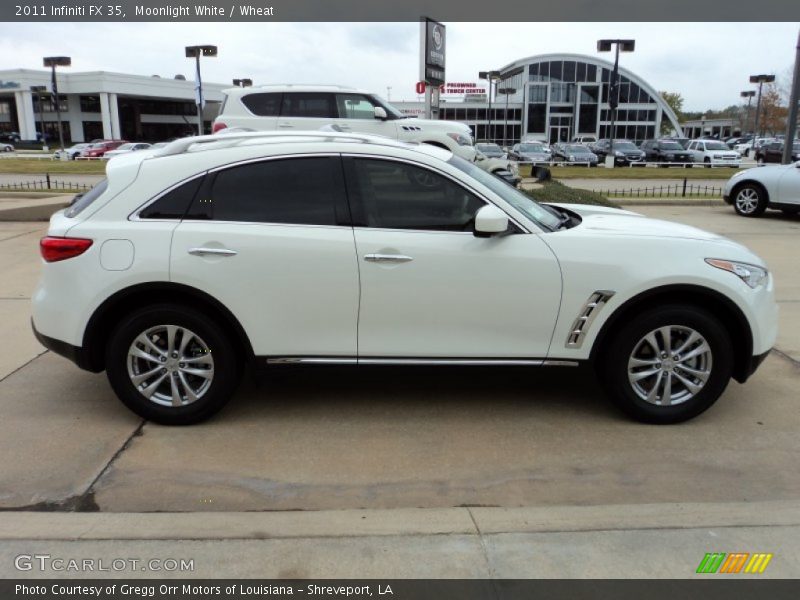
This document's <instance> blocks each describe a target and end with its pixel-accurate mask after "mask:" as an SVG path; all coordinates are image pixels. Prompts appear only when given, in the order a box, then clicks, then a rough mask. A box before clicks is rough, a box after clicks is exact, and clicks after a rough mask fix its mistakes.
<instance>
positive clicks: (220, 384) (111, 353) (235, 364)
mask: <svg viewBox="0 0 800 600" xmlns="http://www.w3.org/2000/svg"><path fill="white" fill-rule="evenodd" d="M160 325H177V326H178V327H182V328H186V329H188V330H190V331H191V332H192V333H194V334H195V335H196V336H199V338H201V339H202V342H204V344H205V346H206V347H207V349H208V354H210V355H211V356H213V377H212V378H211V382H210V384H209V385H208V387H207V389H206V390H205V391H204V392H203V393H202V395H200V396H199V397H198V398H197V399H196V400H195V401H193V402H191V403H187V404H184V405H182V406H164V405H162V404H158V403H157V402H156V401H154V400H150V399H148V398H147V397H145V396H144V395H143V394H142V393H141V392H140V391H139V390H138V389H137V388H136V387H135V385H134V383H133V382H132V381H131V377H130V375H129V373H128V351H129V348H130V347H131V344H132V343H133V341H134V339H136V338H137V336H139V335H140V334H142V333H143V332H145V331H147V330H148V329H150V328H154V327H157V326H160ZM134 360H135V359H134ZM153 362H155V361H153ZM156 366H157V365H156ZM242 367H243V365H242V364H241V360H240V358H239V356H238V354H237V352H236V350H235V348H234V346H233V344H232V343H231V340H230V338H229V337H228V336H227V335H226V333H225V331H224V330H223V329H222V328H221V327H220V326H219V325H218V324H217V323H215V322H214V321H213V320H211V319H209V318H208V316H206V315H204V314H203V313H200V312H198V311H195V310H193V309H191V308H189V307H186V306H177V305H173V304H159V305H154V306H150V307H146V308H143V309H141V310H139V311H136V312H134V313H133V314H131V315H130V316H128V317H126V318H125V319H124V320H123V321H122V322H121V323H119V324H118V325H117V327H116V328H115V329H114V331H113V332H112V334H111V337H110V340H109V343H108V346H107V348H106V375H107V376H108V380H109V382H110V383H111V387H112V388H113V389H114V392H116V394H117V396H118V397H119V399H120V400H121V401H122V402H123V404H125V406H127V407H128V408H130V409H131V410H132V411H133V412H135V413H136V414H137V415H139V416H141V417H143V418H145V419H147V420H149V421H153V422H155V423H161V424H163V425H190V424H192V423H198V422H200V421H204V420H206V419H208V418H209V417H211V416H212V415H214V414H215V413H217V412H218V411H219V410H221V409H222V408H223V407H224V406H225V404H227V402H228V401H229V400H230V399H231V396H232V395H233V393H234V392H235V391H236V388H237V387H238V385H239V381H240V380H241V374H242ZM169 381H170V379H169V378H167V379H166V380H164V384H165V385H167V383H168V382H169ZM198 381H199V380H198ZM158 389H159V390H160V389H163V388H158ZM183 389H184V390H185V389H186V388H185V387H184V388H183Z"/></svg>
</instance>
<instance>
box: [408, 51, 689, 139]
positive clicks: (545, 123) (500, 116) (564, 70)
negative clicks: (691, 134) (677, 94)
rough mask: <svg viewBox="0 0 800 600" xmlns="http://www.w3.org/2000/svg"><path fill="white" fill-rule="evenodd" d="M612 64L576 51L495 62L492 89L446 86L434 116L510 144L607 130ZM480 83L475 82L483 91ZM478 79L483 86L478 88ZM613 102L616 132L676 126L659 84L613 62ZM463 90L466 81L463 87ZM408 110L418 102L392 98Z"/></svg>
mask: <svg viewBox="0 0 800 600" xmlns="http://www.w3.org/2000/svg"><path fill="white" fill-rule="evenodd" d="M613 68H614V65H613V64H611V63H609V62H606V61H604V60H601V59H599V58H595V57H593V56H585V55H581V54H542V55H538V56H530V57H528V58H523V59H521V60H517V61H514V62H512V63H511V64H508V65H506V66H505V67H503V68H502V69H498V70H497V71H498V73H499V76H498V77H499V79H498V81H497V82H496V83H495V84H494V87H495V88H496V90H497V92H499V93H496V94H495V95H494V97H493V99H492V105H491V108H490V106H489V102H488V97H487V98H485V99H482V100H479V101H476V100H473V99H472V98H476V95H475V94H463V95H462V96H461V97H459V96H458V95H448V94H447V92H448V91H449V90H448V88H445V94H444V96H443V102H442V103H441V104H440V114H439V117H440V118H443V119H450V120H454V121H462V122H464V123H467V124H468V125H469V126H470V127H471V128H472V130H473V134H474V135H475V139H476V140H487V141H494V142H497V143H499V144H504V143H505V144H512V143H515V142H518V141H520V140H521V139H538V140H542V141H546V142H548V143H551V144H552V143H555V142H560V141H561V142H563V141H569V140H572V139H574V138H575V137H577V136H580V135H594V136H597V137H598V138H606V137H609V134H610V127H611V111H610V109H609V106H608V89H609V82H610V80H611V72H612V70H613ZM486 85H487V84H486V82H481V83H480V84H475V86H476V87H475V88H473V89H477V90H481V89H482V90H483V91H484V92H485V90H486ZM479 86H482V88H481V87H479ZM619 86H620V87H619V106H618V108H617V115H616V119H615V126H614V131H615V137H616V138H625V139H629V140H633V141H635V142H641V141H642V140H646V139H652V138H654V137H657V136H659V135H660V132H661V125H662V123H665V122H666V123H667V124H668V126H667V127H666V130H668V131H670V132H674V133H676V134H680V133H681V126H680V124H679V123H678V119H677V117H676V116H675V113H674V112H673V111H672V109H671V108H670V107H669V105H668V104H667V103H666V102H665V101H664V99H663V98H662V97H661V95H660V94H659V93H658V91H657V90H656V89H655V88H654V87H652V86H651V85H650V84H648V83H647V82H646V81H644V80H643V79H641V78H640V77H638V76H636V75H635V74H633V73H632V72H630V71H628V70H627V69H624V68H622V67H620V69H619ZM467 89H468V88H467ZM394 104H395V106H397V107H398V108H399V109H400V110H402V111H404V112H405V113H406V114H409V115H420V116H421V115H422V114H423V113H424V103H423V102H421V101H419V102H395V103H394Z"/></svg>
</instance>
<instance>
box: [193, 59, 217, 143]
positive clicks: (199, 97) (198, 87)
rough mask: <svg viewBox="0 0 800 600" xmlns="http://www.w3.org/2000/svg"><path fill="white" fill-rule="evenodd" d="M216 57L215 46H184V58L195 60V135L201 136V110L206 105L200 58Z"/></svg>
mask: <svg viewBox="0 0 800 600" xmlns="http://www.w3.org/2000/svg"><path fill="white" fill-rule="evenodd" d="M216 55H217V47H216V46H211V45H206V46H186V58H193V59H195V80H194V91H195V104H197V135H203V108H204V107H205V104H206V101H205V98H203V80H202V79H201V78H200V57H201V56H216Z"/></svg>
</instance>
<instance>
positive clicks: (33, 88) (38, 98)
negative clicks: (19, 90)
mask: <svg viewBox="0 0 800 600" xmlns="http://www.w3.org/2000/svg"><path fill="white" fill-rule="evenodd" d="M46 91H47V86H46V85H32V86H31V92H33V93H34V94H36V101H37V102H38V103H39V122H40V124H41V128H42V150H44V151H45V152H47V151H48V150H49V148H48V147H47V134H45V132H44V107H43V106H42V92H46Z"/></svg>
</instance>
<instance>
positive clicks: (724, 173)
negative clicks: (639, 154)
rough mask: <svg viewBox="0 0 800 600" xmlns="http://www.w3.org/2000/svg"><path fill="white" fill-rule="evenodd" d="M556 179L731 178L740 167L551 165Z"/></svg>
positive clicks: (525, 171) (525, 170)
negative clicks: (685, 167) (610, 167)
mask: <svg viewBox="0 0 800 600" xmlns="http://www.w3.org/2000/svg"><path fill="white" fill-rule="evenodd" d="M549 169H550V173H551V174H552V176H553V178H554V179H683V178H686V179H690V180H691V179H723V180H727V179H730V177H731V175H733V174H734V173H735V172H736V171H737V170H738V169H731V168H729V167H715V168H713V169H702V168H700V167H692V168H691V169H682V168H679V167H669V168H667V169H659V168H657V167H616V168H614V169H606V168H605V167H594V168H590V167H549ZM530 173H531V167H530V166H529V165H520V167H519V174H520V176H522V177H530Z"/></svg>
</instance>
